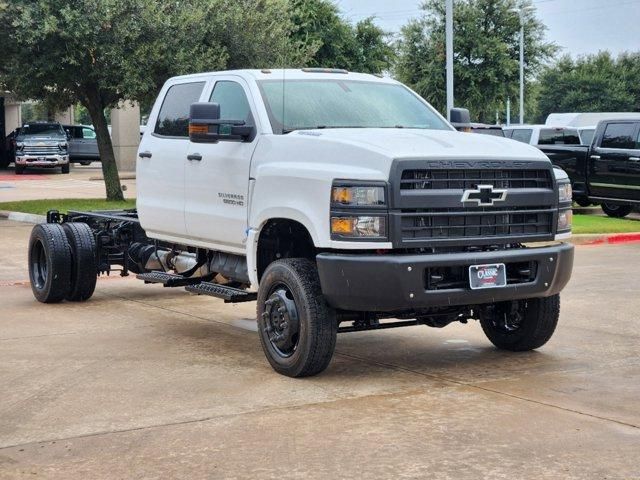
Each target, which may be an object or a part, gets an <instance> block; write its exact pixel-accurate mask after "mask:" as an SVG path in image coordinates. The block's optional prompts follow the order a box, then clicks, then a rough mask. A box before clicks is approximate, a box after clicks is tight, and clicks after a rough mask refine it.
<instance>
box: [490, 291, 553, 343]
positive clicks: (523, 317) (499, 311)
mask: <svg viewBox="0 0 640 480" xmlns="http://www.w3.org/2000/svg"><path fill="white" fill-rule="evenodd" d="M559 316H560V295H552V296H551V297H547V298H530V299H527V300H518V301H514V302H503V303H497V304H495V305H489V306H487V307H485V308H484V309H483V310H482V311H481V315H480V325H482V330H484V333H485V335H486V336H487V338H488V339H489V340H490V341H491V343H493V344H494V345H495V346H496V347H498V348H500V349H502V350H511V351H512V352H525V351H529V350H535V349H536V348H539V347H541V346H543V345H544V344H545V343H547V342H548V341H549V339H550V338H551V336H552V335H553V332H554V331H555V329H556V326H557V325H558V317H559Z"/></svg>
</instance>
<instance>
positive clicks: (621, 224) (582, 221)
mask: <svg viewBox="0 0 640 480" xmlns="http://www.w3.org/2000/svg"><path fill="white" fill-rule="evenodd" d="M625 232H640V220H628V219H624V218H609V217H599V216H595V215H575V214H574V215H573V233H625Z"/></svg>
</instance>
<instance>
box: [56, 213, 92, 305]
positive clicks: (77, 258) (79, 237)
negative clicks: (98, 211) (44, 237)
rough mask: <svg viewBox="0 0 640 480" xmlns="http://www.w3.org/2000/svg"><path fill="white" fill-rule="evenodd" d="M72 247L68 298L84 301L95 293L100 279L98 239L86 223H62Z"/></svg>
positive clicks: (74, 300) (73, 300)
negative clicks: (97, 254)
mask: <svg viewBox="0 0 640 480" xmlns="http://www.w3.org/2000/svg"><path fill="white" fill-rule="evenodd" d="M62 228H63V229H64V232H65V234H66V235H67V240H68V241H69V246H70V247H71V280H70V289H69V293H68V294H67V297H66V298H67V300H70V301H72V302H84V301H85V300H88V299H89V298H91V296H92V295H93V292H94V291H95V289H96V281H97V279H98V261H97V259H96V240H95V237H94V235H93V231H92V230H91V228H90V227H89V225H87V224H86V223H73V222H72V223H64V224H63V225H62Z"/></svg>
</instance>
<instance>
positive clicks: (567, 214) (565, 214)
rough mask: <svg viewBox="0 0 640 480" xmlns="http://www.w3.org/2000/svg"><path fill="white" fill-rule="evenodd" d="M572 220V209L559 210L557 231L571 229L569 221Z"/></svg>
mask: <svg viewBox="0 0 640 480" xmlns="http://www.w3.org/2000/svg"><path fill="white" fill-rule="evenodd" d="M572 221H573V211H572V210H571V209H568V210H560V211H559V212H558V232H561V231H567V230H571V223H572Z"/></svg>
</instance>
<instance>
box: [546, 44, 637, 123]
mask: <svg viewBox="0 0 640 480" xmlns="http://www.w3.org/2000/svg"><path fill="white" fill-rule="evenodd" d="M638 75H640V53H627V54H623V55H621V56H620V57H618V59H614V58H613V57H612V56H611V54H610V53H609V52H600V53H598V54H596V55H588V56H583V57H579V58H578V59H576V60H573V59H572V58H571V57H570V56H569V55H565V56H563V57H562V58H561V59H559V60H558V61H557V62H556V63H555V64H553V65H551V66H548V67H547V68H545V69H544V70H543V72H542V74H541V75H540V80H539V82H540V100H539V118H540V120H541V121H542V120H544V119H545V118H546V117H547V115H549V114H550V113H554V112H620V111H640V86H639V84H638V78H639V77H638Z"/></svg>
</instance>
